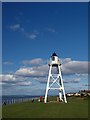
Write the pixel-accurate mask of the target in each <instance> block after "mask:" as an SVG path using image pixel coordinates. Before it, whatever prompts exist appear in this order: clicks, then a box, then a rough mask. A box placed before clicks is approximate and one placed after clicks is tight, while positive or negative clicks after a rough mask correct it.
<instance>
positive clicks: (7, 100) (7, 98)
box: [0, 95, 40, 105]
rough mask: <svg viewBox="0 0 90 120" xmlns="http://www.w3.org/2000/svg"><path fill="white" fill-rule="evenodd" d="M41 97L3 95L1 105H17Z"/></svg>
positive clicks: (0, 100)
mask: <svg viewBox="0 0 90 120" xmlns="http://www.w3.org/2000/svg"><path fill="white" fill-rule="evenodd" d="M39 97H40V96H29V95H3V96H2V99H1V97H0V105H1V104H2V105H7V104H15V103H20V102H25V101H30V100H31V99H36V98H39Z"/></svg>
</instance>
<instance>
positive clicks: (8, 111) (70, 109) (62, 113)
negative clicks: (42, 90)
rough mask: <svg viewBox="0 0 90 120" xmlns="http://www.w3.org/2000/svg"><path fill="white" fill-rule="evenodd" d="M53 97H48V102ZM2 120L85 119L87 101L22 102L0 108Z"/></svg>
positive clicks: (71, 98)
mask: <svg viewBox="0 0 90 120" xmlns="http://www.w3.org/2000/svg"><path fill="white" fill-rule="evenodd" d="M53 99H55V97H50V100H53ZM2 116H3V118H87V117H88V99H83V98H73V97H70V98H68V103H67V104H65V103H57V102H49V103H47V104H45V103H43V102H37V100H35V102H33V103H32V102H31V101H28V102H23V103H18V104H12V105H6V106H3V107H2Z"/></svg>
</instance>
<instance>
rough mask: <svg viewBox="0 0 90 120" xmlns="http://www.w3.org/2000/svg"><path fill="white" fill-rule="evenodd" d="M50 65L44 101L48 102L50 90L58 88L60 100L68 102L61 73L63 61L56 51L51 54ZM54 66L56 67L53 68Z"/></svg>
mask: <svg viewBox="0 0 90 120" xmlns="http://www.w3.org/2000/svg"><path fill="white" fill-rule="evenodd" d="M48 65H49V74H48V80H47V86H46V92H45V99H44V102H45V103H47V96H48V92H49V90H58V95H59V100H60V101H62V102H65V103H67V100H66V95H65V90H64V85H63V79H62V74H61V61H60V59H59V57H58V56H57V54H56V53H55V52H54V53H53V54H52V55H51V57H50V61H49V64H48ZM53 68H56V69H54V70H53ZM55 84H56V86H55Z"/></svg>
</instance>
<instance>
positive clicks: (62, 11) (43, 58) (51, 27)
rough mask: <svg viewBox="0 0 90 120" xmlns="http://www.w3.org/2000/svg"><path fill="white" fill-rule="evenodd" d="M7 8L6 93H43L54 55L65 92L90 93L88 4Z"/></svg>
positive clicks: (4, 22)
mask: <svg viewBox="0 0 90 120" xmlns="http://www.w3.org/2000/svg"><path fill="white" fill-rule="evenodd" d="M2 5H3V6H2V28H3V29H2V32H3V34H2V37H3V38H2V42H3V44H2V48H3V50H2V52H3V73H2V75H1V76H3V77H2V86H3V94H31V95H33V94H34V95H35V94H44V92H45V87H46V81H47V75H48V65H47V61H48V60H49V58H50V56H51V54H52V53H53V52H56V53H57V54H58V56H59V57H60V58H61V61H62V63H63V65H62V73H63V80H64V83H65V89H66V92H68V91H78V90H79V89H87V87H88V85H87V84H88V77H87V74H88V72H87V61H88V3H68V2H64V3H61V2H59V3H52V2H51V3H49V2H47V3H40V2H34V3H31V2H29V3H27V2H26V3H25V2H24V3H19V2H16V3H3V4H2ZM12 88H13V90H12Z"/></svg>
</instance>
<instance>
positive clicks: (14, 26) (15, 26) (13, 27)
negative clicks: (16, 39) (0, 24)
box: [9, 24, 20, 31]
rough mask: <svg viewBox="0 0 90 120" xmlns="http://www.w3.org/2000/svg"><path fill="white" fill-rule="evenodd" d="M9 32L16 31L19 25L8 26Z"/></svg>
mask: <svg viewBox="0 0 90 120" xmlns="http://www.w3.org/2000/svg"><path fill="white" fill-rule="evenodd" d="M9 27H10V29H11V30H13V31H16V30H19V29H20V24H14V25H10V26H9Z"/></svg>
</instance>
